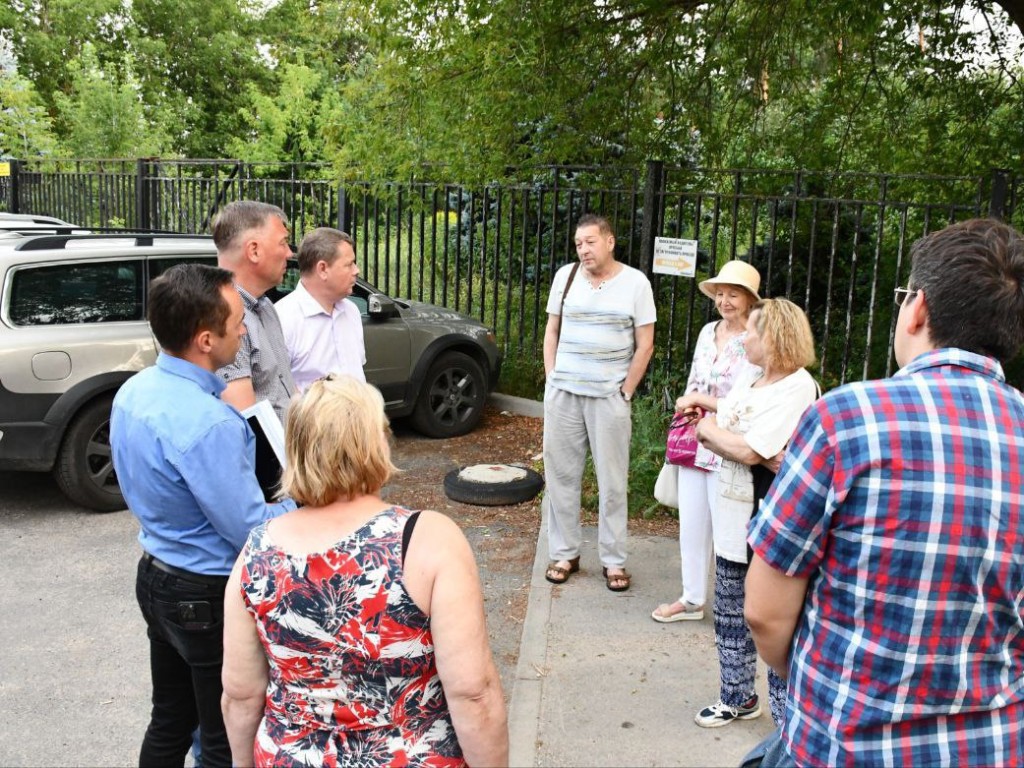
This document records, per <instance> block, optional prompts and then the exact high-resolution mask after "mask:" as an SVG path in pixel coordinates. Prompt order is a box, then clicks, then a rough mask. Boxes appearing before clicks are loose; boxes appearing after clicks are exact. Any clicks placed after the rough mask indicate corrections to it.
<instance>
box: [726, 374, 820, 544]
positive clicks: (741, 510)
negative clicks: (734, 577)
mask: <svg viewBox="0 0 1024 768" xmlns="http://www.w3.org/2000/svg"><path fill="white" fill-rule="evenodd" d="M761 376H762V373H761V369H760V368H753V369H748V370H747V371H745V372H744V373H743V374H741V375H740V378H739V379H738V380H737V381H736V384H735V385H734V386H733V388H732V389H731V390H730V391H729V394H728V395H726V396H725V397H723V398H721V399H719V401H718V413H717V415H716V420H715V423H717V424H718V426H720V427H721V428H722V429H726V430H728V431H729V432H733V433H735V434H739V435H743V439H744V440H745V441H746V443H747V445H749V446H750V447H751V448H752V449H753V450H754V451H756V452H757V453H758V454H760V455H761V456H763V457H765V458H766V459H768V458H771V457H772V456H774V455H775V454H777V453H778V452H779V451H781V450H782V449H783V448H785V447H786V444H787V443H788V442H789V439H790V438H791V437H792V436H793V432H794V431H795V430H796V425H797V422H799V421H800V417H801V416H802V415H803V413H804V411H806V410H807V408H808V406H810V404H811V403H813V402H814V401H815V400H816V399H817V397H818V386H817V384H815V383H814V378H813V377H812V376H811V374H809V373H808V372H807V371H806V370H804V369H803V368H800V369H799V370H797V371H795V372H793V373H791V374H790V375H789V376H787V377H785V378H784V379H779V380H778V381H776V382H773V383H771V384H768V385H767V386H764V387H753V386H752V385H753V384H754V382H755V381H757V380H758V379H759V378H761ZM753 511H754V479H753V476H752V475H751V473H750V467H748V466H747V465H745V464H740V463H738V462H735V461H730V460H729V459H723V460H722V469H721V473H720V474H719V476H718V499H717V500H716V504H715V508H714V510H713V511H712V520H713V526H712V527H713V528H714V539H715V554H717V555H718V556H719V557H723V558H725V559H726V560H731V561H733V562H736V563H745V562H747V523H749V522H750V517H751V515H752V514H753Z"/></svg>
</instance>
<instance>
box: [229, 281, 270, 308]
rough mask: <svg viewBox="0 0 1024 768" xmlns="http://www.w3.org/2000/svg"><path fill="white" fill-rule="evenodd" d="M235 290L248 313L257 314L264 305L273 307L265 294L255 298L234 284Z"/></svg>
mask: <svg viewBox="0 0 1024 768" xmlns="http://www.w3.org/2000/svg"><path fill="white" fill-rule="evenodd" d="M235 290H236V291H238V295H239V296H241V297H242V304H243V306H244V307H245V308H246V310H248V311H249V312H258V311H259V310H260V308H261V307H262V306H264V305H270V306H273V302H272V301H271V300H270V297H269V296H267V294H263V295H262V296H260V297H258V298H257V297H256V296H253V295H252V294H251V293H249V292H248V291H247V290H245V288H243V287H242V286H240V285H239V284H238V283H235Z"/></svg>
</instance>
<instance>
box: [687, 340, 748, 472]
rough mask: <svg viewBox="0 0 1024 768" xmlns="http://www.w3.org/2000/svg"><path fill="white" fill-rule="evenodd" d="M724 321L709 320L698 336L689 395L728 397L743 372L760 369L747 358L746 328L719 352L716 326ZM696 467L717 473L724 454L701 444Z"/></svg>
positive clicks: (688, 381) (698, 449)
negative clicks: (695, 393)
mask: <svg viewBox="0 0 1024 768" xmlns="http://www.w3.org/2000/svg"><path fill="white" fill-rule="evenodd" d="M721 322H725V321H724V320H716V321H715V322H712V323H708V324H707V325H705V326H704V327H703V328H701V330H700V333H699V334H698V335H697V346H696V348H695V349H694V351H693V364H692V365H691V366H690V378H689V379H688V380H687V382H686V394H690V393H691V392H698V393H700V394H702V395H710V396H711V397H718V398H721V397H725V396H726V395H728V394H729V390H731V389H732V386H733V384H734V383H735V382H736V379H737V377H738V376H739V375H740V374H741V373H743V372H744V371H750V370H751V369H753V370H754V371H759V370H760V368H758V367H757V366H756V365H753V364H752V363H750V362H748V361H747V350H746V349H745V348H744V346H743V340H744V339H745V338H746V337H747V332H746V331H744V332H743V333H740V334H738V335H736V336H733V337H732V338H731V339H729V340H728V341H727V342H726V343H725V348H724V349H723V350H722V352H721V354H719V352H718V346H717V345H716V344H715V328H717V327H718V324H719V323H721ZM694 466H697V467H700V468H701V469H706V470H709V471H711V472H717V471H718V470H719V469H721V467H722V457H721V456H719V455H718V454H717V453H712V452H711V451H709V450H708V449H707V448H705V447H704V446H702V445H701V446H698V447H697V458H696V459H695V460H694Z"/></svg>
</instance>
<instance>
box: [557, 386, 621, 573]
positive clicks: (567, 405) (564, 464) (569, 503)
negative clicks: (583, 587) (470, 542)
mask: <svg viewBox="0 0 1024 768" xmlns="http://www.w3.org/2000/svg"><path fill="white" fill-rule="evenodd" d="M632 431H633V422H632V419H631V417H630V406H629V403H627V402H626V401H625V400H624V399H623V398H622V395H620V394H619V393H618V392H616V393H615V394H614V395H611V396H609V397H585V396H583V395H574V394H572V393H570V392H565V391H564V390H561V389H556V388H555V387H552V386H550V385H548V386H547V387H546V388H545V390H544V475H545V478H544V479H545V485H546V488H545V492H544V503H545V504H546V505H547V518H548V552H549V554H550V556H551V559H552V560H571V559H572V558H574V557H576V556H577V555H579V553H580V544H581V542H582V540H583V531H582V527H581V525H580V488H581V485H582V481H583V467H584V463H585V460H586V456H587V448H588V447H589V448H590V455H591V456H592V457H593V459H594V469H595V471H596V474H597V490H598V494H599V496H598V523H597V544H598V556H599V557H600V560H601V565H603V566H605V567H608V568H621V567H622V566H623V565H625V563H626V519H627V515H628V507H627V504H626V493H627V487H628V473H629V441H630V438H631V436H632Z"/></svg>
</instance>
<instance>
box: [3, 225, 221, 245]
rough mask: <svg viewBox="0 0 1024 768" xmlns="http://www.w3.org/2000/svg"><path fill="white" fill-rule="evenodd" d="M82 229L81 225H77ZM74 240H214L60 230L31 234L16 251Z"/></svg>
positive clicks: (175, 234)
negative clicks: (58, 231) (52, 232)
mask: <svg viewBox="0 0 1024 768" xmlns="http://www.w3.org/2000/svg"><path fill="white" fill-rule="evenodd" d="M76 229H80V227H76ZM73 240H81V241H89V240H134V241H135V245H137V246H140V247H145V246H152V245H153V241H154V240H201V241H212V240H213V238H212V237H211V236H210V235H184V234H181V233H180V232H167V233H163V232H152V231H146V232H125V231H124V230H122V229H119V230H117V231H116V232H110V233H89V234H81V233H73V232H60V233H56V234H50V233H47V234H45V235H29V236H28V237H26V238H25V239H24V240H22V241H21V242H19V243H18V244H17V245H16V246H14V250H16V251H45V250H49V249H51V248H66V247H67V244H68V243H70V242H71V241H73Z"/></svg>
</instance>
